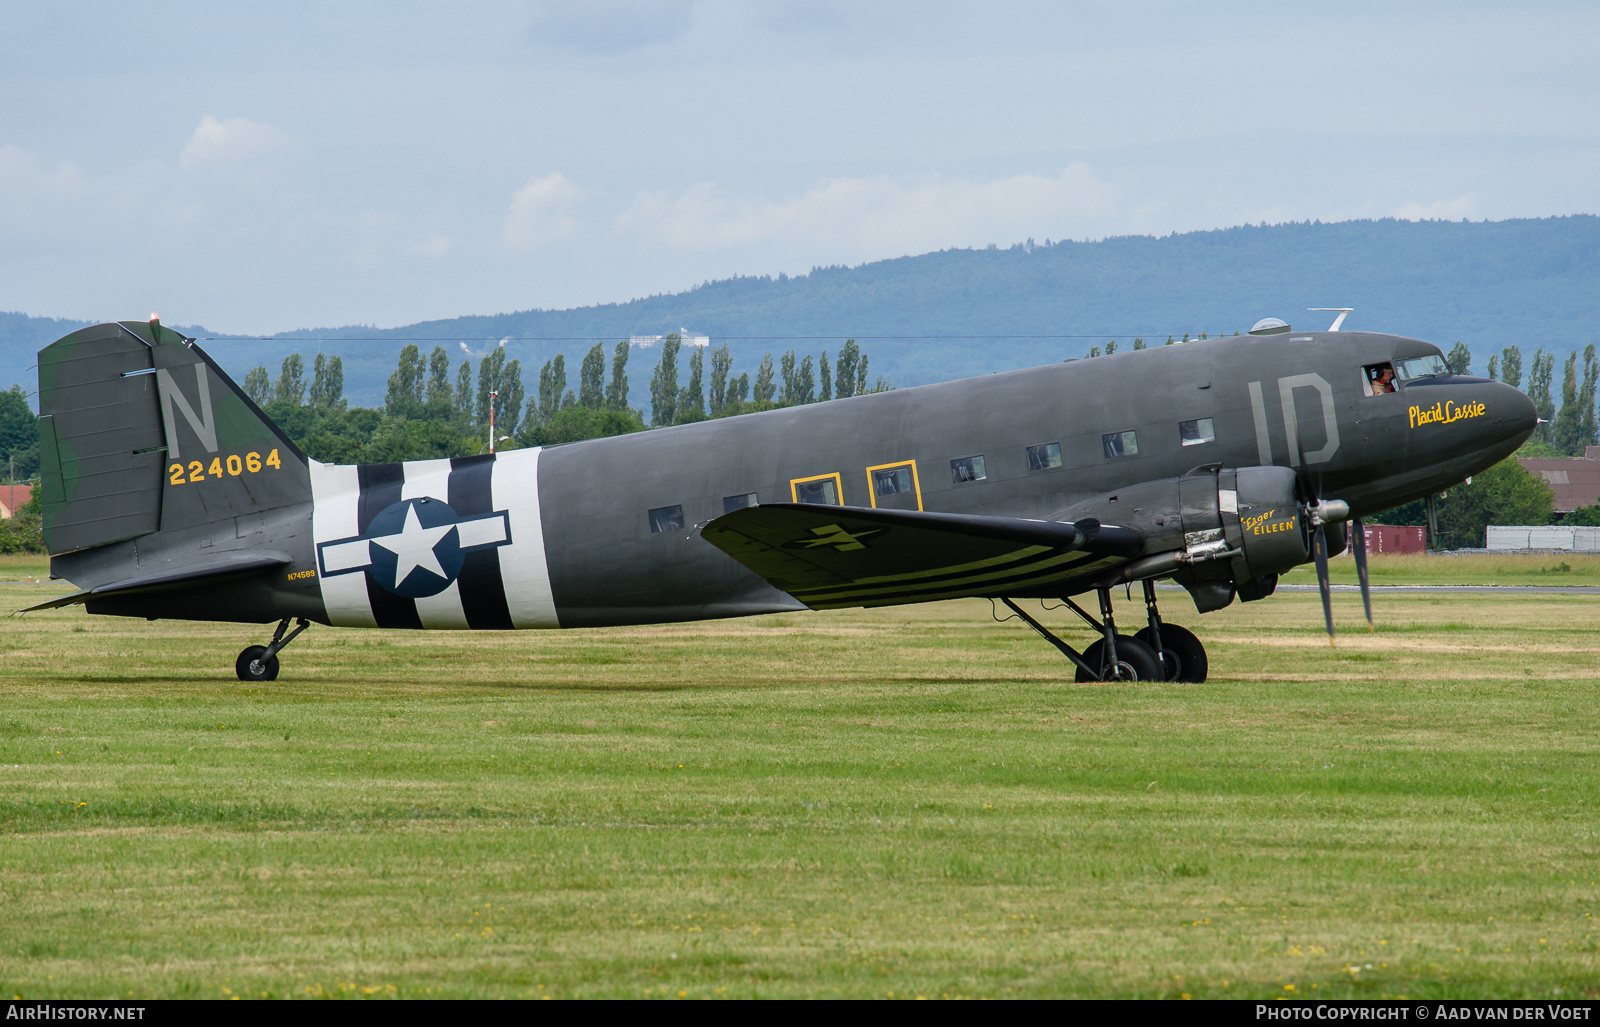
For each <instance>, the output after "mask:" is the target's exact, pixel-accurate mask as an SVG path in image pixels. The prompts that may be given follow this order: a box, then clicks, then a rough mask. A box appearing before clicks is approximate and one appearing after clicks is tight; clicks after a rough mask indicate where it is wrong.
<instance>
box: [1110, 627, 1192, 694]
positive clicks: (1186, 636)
mask: <svg viewBox="0 0 1600 1027" xmlns="http://www.w3.org/2000/svg"><path fill="white" fill-rule="evenodd" d="M1134 637H1135V638H1137V639H1138V640H1139V641H1141V642H1143V643H1144V644H1145V645H1147V646H1149V647H1150V648H1151V649H1152V650H1153V649H1154V648H1155V644H1156V643H1155V638H1154V637H1153V635H1152V634H1151V631H1150V629H1149V628H1145V629H1144V630H1143V631H1141V632H1139V633H1138V634H1137V635H1135V636H1134ZM1119 644H1120V643H1119ZM1161 648H1162V653H1161V663H1162V665H1163V669H1164V670H1165V671H1166V672H1167V678H1166V679H1167V680H1168V681H1185V682H1188V683H1190V684H1195V685H1198V684H1202V683H1203V682H1204V681H1205V679H1206V671H1207V669H1208V666H1207V662H1206V647H1205V646H1203V645H1201V644H1200V640H1199V639H1198V638H1196V637H1194V632H1192V631H1190V630H1189V629H1188V628H1183V627H1179V626H1178V625H1176V624H1166V623H1163V624H1162V625H1161Z"/></svg>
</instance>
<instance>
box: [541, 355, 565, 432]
mask: <svg viewBox="0 0 1600 1027" xmlns="http://www.w3.org/2000/svg"><path fill="white" fill-rule="evenodd" d="M566 392H567V357H566V354H564V353H557V354H556V355H555V356H554V357H553V358H551V359H550V360H546V361H545V362H544V366H543V367H541V368H540V369H539V407H538V410H539V423H540V424H544V423H546V422H548V421H549V420H550V418H552V417H554V416H555V415H556V414H558V413H560V412H561V407H562V402H561V400H562V398H563V397H564V396H565V395H566Z"/></svg>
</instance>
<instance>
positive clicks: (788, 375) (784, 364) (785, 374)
mask: <svg viewBox="0 0 1600 1027" xmlns="http://www.w3.org/2000/svg"><path fill="white" fill-rule="evenodd" d="M778 375H779V377H781V378H782V379H783V391H782V392H780V393H779V394H778V402H780V403H782V404H783V405H784V406H786V407H789V406H794V403H795V398H794V397H795V393H796V391H797V389H798V388H799V385H800V382H799V376H798V373H797V371H796V370H795V356H794V350H790V351H789V352H787V353H785V354H784V355H783V356H781V357H779V358H778Z"/></svg>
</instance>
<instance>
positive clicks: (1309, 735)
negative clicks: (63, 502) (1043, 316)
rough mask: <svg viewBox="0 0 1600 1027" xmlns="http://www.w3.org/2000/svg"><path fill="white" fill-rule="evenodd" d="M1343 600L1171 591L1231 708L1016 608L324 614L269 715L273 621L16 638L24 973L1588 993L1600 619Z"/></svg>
mask: <svg viewBox="0 0 1600 1027" xmlns="http://www.w3.org/2000/svg"><path fill="white" fill-rule="evenodd" d="M60 585H61V583H59V582H57V583H45V584H30V583H27V582H12V583H10V584H5V585H0V601H3V602H5V603H8V604H9V606H10V608H16V607H18V606H22V605H25V604H26V603H29V602H35V601H37V599H38V598H42V597H45V596H48V595H53V594H56V592H57V591H59V590H60ZM1337 599H1338V601H1337V603H1336V606H1337V616H1338V620H1339V624H1340V627H1341V630H1342V631H1344V632H1345V633H1344V634H1342V635H1341V636H1340V640H1339V645H1338V646H1337V647H1331V648H1330V646H1329V645H1328V643H1327V641H1326V639H1325V638H1323V637H1322V635H1321V630H1320V624H1321V614H1320V610H1319V609H1318V600H1317V598H1316V597H1315V596H1314V595H1280V596H1276V597H1274V598H1273V599H1271V600H1268V601H1266V602H1262V603H1253V604H1249V605H1244V606H1235V607H1233V608H1230V609H1229V610H1227V611H1224V612H1221V613H1218V614H1212V615H1208V616H1206V617H1204V618H1201V617H1198V616H1196V615H1195V614H1193V612H1192V610H1190V609H1186V608H1185V607H1186V604H1185V602H1184V601H1183V599H1182V597H1181V596H1171V597H1168V598H1166V599H1165V600H1164V602H1165V605H1166V608H1167V613H1168V615H1169V616H1171V617H1172V618H1173V619H1174V620H1176V621H1179V622H1181V623H1185V624H1188V625H1189V626H1190V627H1192V628H1194V629H1196V630H1197V631H1198V632H1199V633H1200V634H1201V636H1202V637H1203V638H1205V639H1206V641H1207V644H1208V647H1209V649H1210V653H1211V659H1212V680H1211V681H1210V682H1208V683H1207V684H1205V685H1200V686H1193V685H1160V684H1142V685H1115V686H1109V685H1078V684H1073V683H1071V682H1070V675H1069V674H1068V673H1067V671H1068V667H1067V664H1066V662H1065V661H1064V660H1062V659H1061V658H1060V657H1059V656H1057V655H1056V654H1055V653H1054V651H1053V650H1050V649H1049V648H1048V647H1046V646H1045V645H1044V644H1043V643H1042V642H1040V641H1039V640H1038V639H1036V638H1035V637H1034V636H1032V635H1031V633H1030V632H1028V631H1027V629H1026V628H1024V627H1022V626H1020V625H1019V624H1018V622H1016V621H1015V620H1012V621H1009V622H1007V623H1003V624H996V623H994V622H993V620H992V619H991V617H990V609H989V605H988V604H987V603H979V602H963V603H945V604H935V605H930V606H925V607H912V608H902V609H894V610H883V611H871V612H859V611H850V612H841V613H832V614H809V615H785V616H776V617H765V618H754V619H749V620H742V621H729V622H720V623H713V624H702V625H687V626H665V627H659V628H648V629H628V630H619V631H609V632H605V631H579V632H553V633H523V634H507V635H477V636H467V635H457V634H451V633H440V634H421V633H417V634H408V633H402V632H358V631H338V630H332V629H325V628H313V630H312V631H310V632H308V633H307V634H306V635H305V636H304V637H303V638H302V639H301V640H300V641H297V642H296V643H295V644H294V645H293V646H292V647H291V648H290V649H289V650H288V651H287V652H286V653H285V659H284V674H283V679H282V680H281V681H280V682H278V683H275V684H273V685H270V686H261V685H249V686H247V685H244V684H242V683H240V682H238V681H237V680H235V679H234V678H233V675H232V671H231V665H232V659H233V656H234V654H235V653H236V652H237V650H238V649H239V648H240V647H242V646H243V645H244V644H245V643H246V642H248V641H252V640H259V638H261V637H265V634H266V633H267V629H265V628H255V629H249V628H242V627H239V626H227V625H221V626H210V625H199V624H185V623H167V622H161V623H156V624H147V623H145V622H143V621H127V620H119V619H110V618H90V617H87V616H85V615H84V614H83V613H81V612H78V611H66V612H50V613H47V614H43V615H30V616H29V617H27V618H24V619H20V620H8V621H6V622H5V628H4V631H3V633H0V988H3V989H5V990H4V994H8V995H9V994H16V995H22V996H25V997H30V998H36V997H47V996H99V997H117V996H129V995H133V996H195V997H226V996H228V995H230V994H240V995H252V996H259V995H263V994H266V995H273V996H294V997H302V996H324V995H335V996H352V997H359V996H371V997H379V996H405V997H426V996H507V997H520V996H543V995H550V996H554V997H568V996H620V997H642V996H647V995H648V996H658V997H679V996H682V997H691V998H701V997H724V996H726V997H741V996H768V997H780V996H816V997H828V996H835V995H842V996H879V997H888V996H889V995H891V994H892V995H893V996H894V997H897V998H900V997H910V998H914V997H917V996H928V997H940V996H975V997H981V996H993V997H1009V996H1015V997H1049V996H1064V995H1106V996H1145V997H1163V996H1164V997H1174V998H1176V997H1180V996H1182V995H1185V994H1187V995H1192V996H1194V997H1197V998H1198V997H1210V996H1229V997H1258V996H1290V995H1299V996H1318V997H1322V996H1337V997H1380V996H1397V995H1405V996H1409V997H1435V996H1437V997H1449V996H1553V995H1560V996H1562V997H1573V996H1588V997H1594V996H1595V994H1596V990H1597V988H1596V981H1597V970H1600V955H1597V952H1596V942H1595V917H1596V915H1600V908H1597V898H1600V885H1597V884H1596V882H1597V881H1600V827H1597V818H1596V800H1597V798H1600V794H1597V786H1596V783H1595V779H1594V767H1595V763H1596V756H1597V750H1600V744H1597V732H1596V728H1595V724H1594V713H1593V711H1594V708H1595V705H1596V703H1595V699H1596V691H1597V687H1596V686H1597V683H1600V674H1597V672H1596V669H1595V661H1596V656H1597V654H1600V642H1597V641H1596V639H1595V636H1594V634H1593V631H1592V626H1593V623H1594V616H1593V610H1594V608H1595V606H1594V599H1593V597H1568V596H1545V595H1530V596H1510V597H1500V596H1494V597H1484V596H1465V595H1463V596H1453V595H1444V596H1440V595H1430V596H1425V597H1415V598H1414V597H1409V596H1407V597H1391V596H1380V597H1379V599H1378V610H1377V613H1378V618H1379V623H1380V631H1379V633H1378V634H1377V635H1368V634H1367V633H1366V632H1365V631H1364V630H1363V631H1357V630H1355V629H1356V627H1357V623H1358V619H1359V613H1358V611H1359V603H1358V602H1357V601H1355V600H1354V598H1353V597H1349V596H1344V595H1341V596H1339V597H1337ZM1035 608H1036V604H1035ZM1121 609H1122V611H1123V612H1124V613H1125V614H1126V616H1127V617H1128V619H1129V621H1130V623H1131V621H1132V618H1133V617H1134V616H1135V614H1136V611H1137V609H1138V604H1137V603H1134V604H1126V603H1124V604H1122V606H1121ZM1049 619H1050V622H1052V623H1057V624H1061V623H1064V622H1063V621H1062V619H1061V615H1060V614H1059V613H1055V614H1051V615H1050V617H1049ZM1077 637H1078V639H1079V641H1080V642H1081V641H1083V635H1082V633H1081V632H1078V633H1077ZM1558 988H1559V989H1560V991H1557V990H1556V989H1558ZM1291 989H1292V990H1291Z"/></svg>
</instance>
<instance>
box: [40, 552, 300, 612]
mask: <svg viewBox="0 0 1600 1027" xmlns="http://www.w3.org/2000/svg"><path fill="white" fill-rule="evenodd" d="M292 562H293V559H292V558H291V557H290V556H289V554H287V553H278V552H263V551H259V550H258V551H251V552H246V553H224V554H220V555H218V556H214V557H212V558H210V559H208V560H207V561H206V562H205V563H201V564H192V565H190V566H188V567H181V568H174V569H171V570H165V571H160V572H158V573H155V574H145V575H141V576H139V577H137V578H127V579H124V580H122V581H113V582H110V583H109V584H105V585H101V586H99V587H98V588H87V589H84V590H83V591H82V592H73V593H72V594H70V595H64V596H57V597H56V598H55V599H51V600H47V601H46V602H42V603H38V604H36V605H34V606H30V607H28V608H27V609H25V610H19V611H17V612H19V613H33V612H34V611H36V610H54V609H56V608H57V607H62V606H72V605H74V604H76V603H86V602H88V601H89V600H91V599H108V598H111V597H112V596H126V595H133V594H135V593H139V592H159V591H163V590H165V589H170V588H180V587H189V586H194V585H199V584H211V583H212V582H215V581H222V580H225V579H228V578H236V577H239V576H240V575H243V574H252V573H255V572H256V571H264V570H270V569H272V568H274V567H283V566H286V565H288V564H290V563H292Z"/></svg>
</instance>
